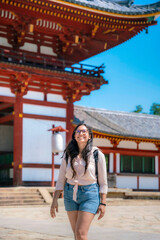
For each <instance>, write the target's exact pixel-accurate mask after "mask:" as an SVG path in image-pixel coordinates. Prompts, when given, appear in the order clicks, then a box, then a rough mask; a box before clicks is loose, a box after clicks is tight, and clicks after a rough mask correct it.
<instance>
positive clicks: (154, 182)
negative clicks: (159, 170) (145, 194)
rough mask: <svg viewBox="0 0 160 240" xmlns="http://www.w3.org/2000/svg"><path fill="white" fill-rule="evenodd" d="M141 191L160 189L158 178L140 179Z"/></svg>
mask: <svg viewBox="0 0 160 240" xmlns="http://www.w3.org/2000/svg"><path fill="white" fill-rule="evenodd" d="M139 188H140V189H154V190H158V189H159V181H158V177H139Z"/></svg>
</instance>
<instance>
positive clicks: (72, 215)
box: [67, 211, 78, 239]
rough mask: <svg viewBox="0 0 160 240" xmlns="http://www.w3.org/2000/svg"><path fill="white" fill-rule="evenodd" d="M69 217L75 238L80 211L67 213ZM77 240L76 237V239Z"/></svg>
mask: <svg viewBox="0 0 160 240" xmlns="http://www.w3.org/2000/svg"><path fill="white" fill-rule="evenodd" d="M67 215H68V218H69V221H70V224H71V227H72V231H73V233H74V236H75V229H76V223H77V218H78V211H67ZM75 239H76V237H75Z"/></svg>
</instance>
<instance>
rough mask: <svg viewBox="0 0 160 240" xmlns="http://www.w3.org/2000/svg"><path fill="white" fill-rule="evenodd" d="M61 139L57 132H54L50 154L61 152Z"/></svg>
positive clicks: (62, 148)
mask: <svg viewBox="0 0 160 240" xmlns="http://www.w3.org/2000/svg"><path fill="white" fill-rule="evenodd" d="M63 150H64V147H63V137H62V135H61V134H60V133H59V132H54V133H53V134H52V152H53V153H59V152H63Z"/></svg>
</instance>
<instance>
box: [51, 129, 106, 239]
mask: <svg viewBox="0 0 160 240" xmlns="http://www.w3.org/2000/svg"><path fill="white" fill-rule="evenodd" d="M92 143H93V134H92V131H91V129H90V128H89V127H88V126H86V125H85V124H79V125H78V126H77V127H76V128H75V129H74V131H73V134H72V140H71V141H70V143H69V144H68V146H67V147H66V149H65V151H64V157H63V159H62V164H61V167H60V171H59V177H58V181H57V184H56V191H55V193H54V197H53V202H52V205H51V210H50V212H51V216H52V217H53V218H54V217H56V212H58V198H59V196H60V194H61V192H62V191H63V190H64V205H65V210H66V211H67V214H68V218H69V221H70V224H71V227H72V230H73V233H74V236H75V239H76V240H87V235H88V230H89V227H90V224H91V222H92V220H93V218H94V216H95V214H99V216H98V219H101V218H102V217H103V216H104V214H105V207H106V194H107V190H108V186H107V171H106V161H105V157H104V154H103V153H102V152H101V151H100V150H98V183H97V177H96V169H95V158H94V154H93V152H94V151H95V149H97V148H96V147H93V146H92Z"/></svg>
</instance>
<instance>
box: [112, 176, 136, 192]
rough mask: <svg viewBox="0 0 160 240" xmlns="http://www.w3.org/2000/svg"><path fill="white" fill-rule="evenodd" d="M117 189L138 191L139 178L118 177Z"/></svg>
mask: <svg viewBox="0 0 160 240" xmlns="http://www.w3.org/2000/svg"><path fill="white" fill-rule="evenodd" d="M116 187H117V188H133V189H137V177H136V176H135V177H131V176H117V177H116Z"/></svg>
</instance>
